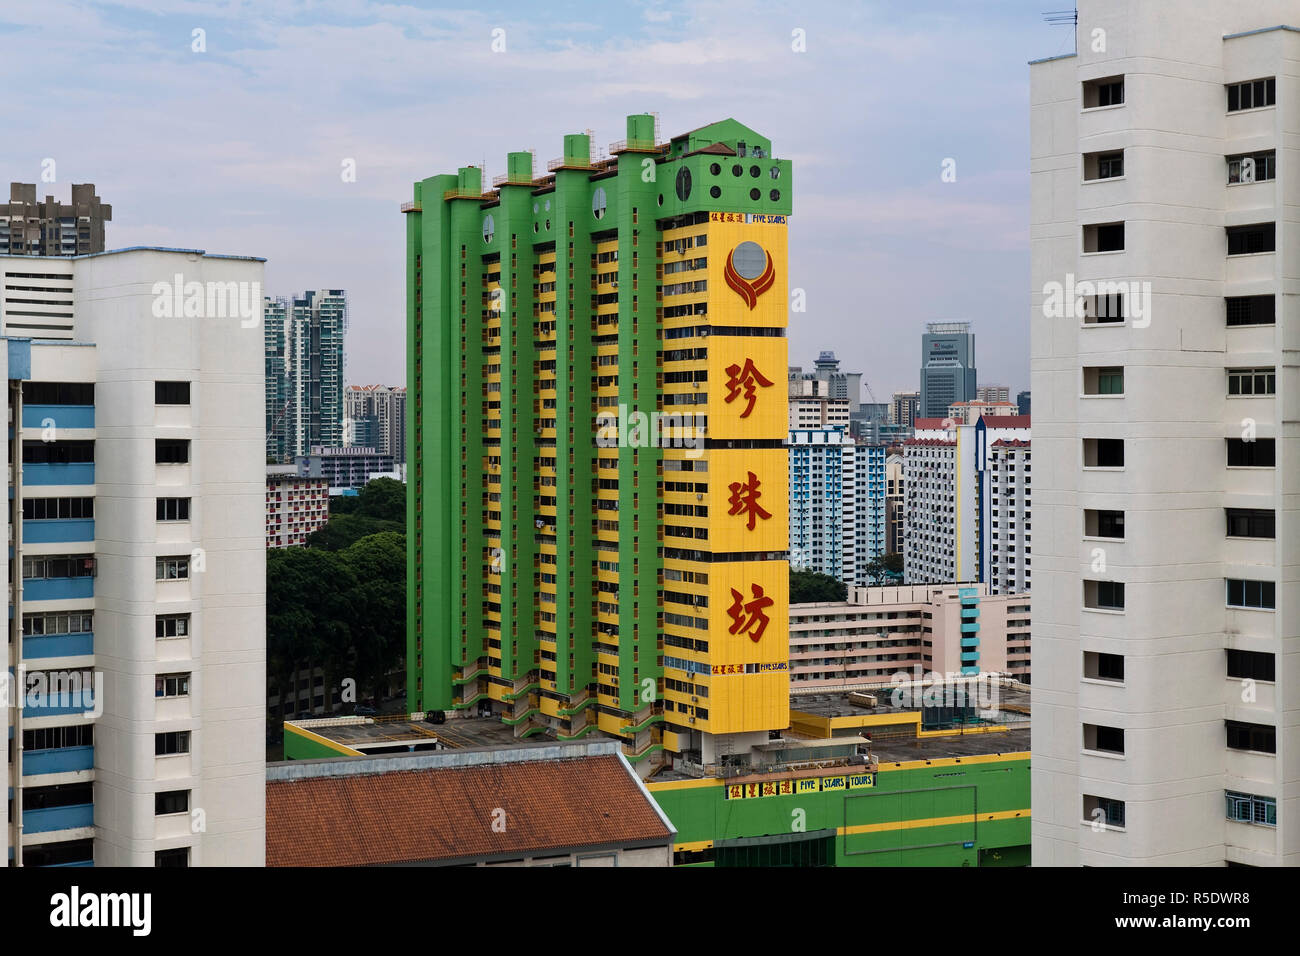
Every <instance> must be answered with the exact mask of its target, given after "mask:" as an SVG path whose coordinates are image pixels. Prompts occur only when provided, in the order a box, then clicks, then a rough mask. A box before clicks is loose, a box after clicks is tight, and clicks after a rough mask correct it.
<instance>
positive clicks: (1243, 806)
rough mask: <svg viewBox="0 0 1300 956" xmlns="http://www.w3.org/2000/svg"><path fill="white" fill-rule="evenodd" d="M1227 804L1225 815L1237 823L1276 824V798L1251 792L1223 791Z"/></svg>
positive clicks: (1271, 825)
mask: <svg viewBox="0 0 1300 956" xmlns="http://www.w3.org/2000/svg"><path fill="white" fill-rule="evenodd" d="M1223 796H1224V800H1225V803H1226V804H1227V808H1226V810H1227V817H1228V819H1229V820H1235V821H1236V822H1237V823H1262V824H1263V825H1264V826H1268V827H1275V826H1277V800H1276V799H1275V798H1273V797H1260V796H1256V795H1255V794H1253V793H1236V792H1234V791H1232V790H1225V791H1223Z"/></svg>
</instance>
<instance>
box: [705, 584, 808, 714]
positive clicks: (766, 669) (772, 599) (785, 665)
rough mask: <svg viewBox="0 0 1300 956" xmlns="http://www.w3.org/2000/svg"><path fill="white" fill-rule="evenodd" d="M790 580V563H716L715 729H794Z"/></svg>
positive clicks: (712, 605) (712, 589)
mask: <svg viewBox="0 0 1300 956" xmlns="http://www.w3.org/2000/svg"><path fill="white" fill-rule="evenodd" d="M789 601H790V578H789V565H788V564H787V563H786V562H784V561H737V562H728V563H717V564H714V565H712V566H711V570H710V574H709V655H708V664H709V675H708V681H709V730H710V731H711V732H712V733H715V734H723V733H743V732H747V731H754V730H778V729H783V728H785V727H788V726H789V723H790V669H789V667H790V631H789Z"/></svg>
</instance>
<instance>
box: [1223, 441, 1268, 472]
mask: <svg viewBox="0 0 1300 956" xmlns="http://www.w3.org/2000/svg"><path fill="white" fill-rule="evenodd" d="M1276 466H1277V447H1276V444H1275V440H1274V439H1272V438H1256V439H1255V440H1254V441H1246V440H1245V439H1244V438H1229V439H1228V467H1229V468H1274V467H1276Z"/></svg>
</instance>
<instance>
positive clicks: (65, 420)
mask: <svg viewBox="0 0 1300 956" xmlns="http://www.w3.org/2000/svg"><path fill="white" fill-rule="evenodd" d="M47 418H52V419H54V426H55V427H56V428H94V427H95V406H94V405H24V406H23V427H24V428H44V427H45V420H46V419H47Z"/></svg>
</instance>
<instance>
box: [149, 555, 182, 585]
mask: <svg viewBox="0 0 1300 956" xmlns="http://www.w3.org/2000/svg"><path fill="white" fill-rule="evenodd" d="M189 576H190V559H189V558H158V559H157V560H155V561H154V579H155V580H157V581H175V580H182V579H186V578H188V577H189Z"/></svg>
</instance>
